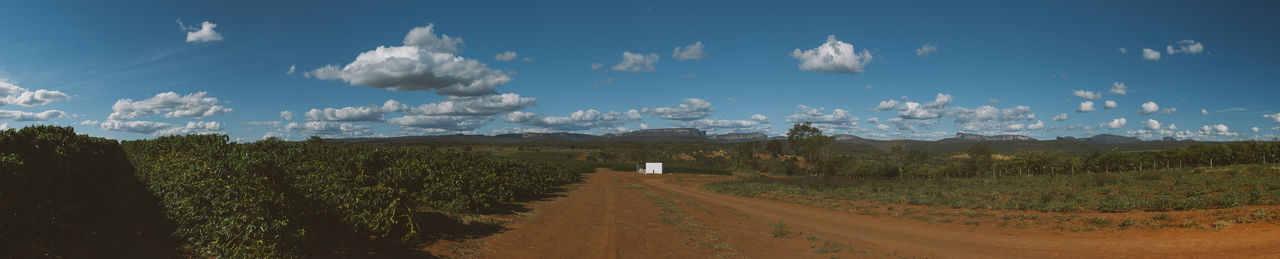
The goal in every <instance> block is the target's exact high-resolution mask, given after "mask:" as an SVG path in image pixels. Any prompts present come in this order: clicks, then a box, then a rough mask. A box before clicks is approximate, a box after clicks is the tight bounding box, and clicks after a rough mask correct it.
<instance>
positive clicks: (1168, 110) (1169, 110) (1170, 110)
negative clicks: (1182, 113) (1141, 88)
mask: <svg viewBox="0 0 1280 259" xmlns="http://www.w3.org/2000/svg"><path fill="white" fill-rule="evenodd" d="M1175 112H1178V107H1169V108H1164V109H1160V113H1165V114H1173V113H1175Z"/></svg>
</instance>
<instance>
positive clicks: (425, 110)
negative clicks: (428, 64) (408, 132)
mask: <svg viewBox="0 0 1280 259" xmlns="http://www.w3.org/2000/svg"><path fill="white" fill-rule="evenodd" d="M537 102H538V99H537V98H531V97H521V96H520V95H519V94H514V93H504V94H495V95H486V96H477V97H459V96H449V97H445V98H444V100H441V101H440V102H436V103H428V104H423V105H420V106H418V107H408V106H407V105H404V104H403V103H400V102H399V101H396V100H387V102H386V103H383V105H382V110H383V111H386V112H404V113H408V114H416V115H454V116H489V115H497V114H500V113H507V112H513V111H518V110H522V109H524V108H525V107H528V106H531V105H534V104H536V103H537Z"/></svg>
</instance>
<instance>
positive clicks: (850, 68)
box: [791, 35, 872, 75]
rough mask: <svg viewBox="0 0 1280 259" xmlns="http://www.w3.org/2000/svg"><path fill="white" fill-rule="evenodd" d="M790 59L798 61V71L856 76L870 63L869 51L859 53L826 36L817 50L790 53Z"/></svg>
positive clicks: (850, 46) (831, 36) (843, 43)
mask: <svg viewBox="0 0 1280 259" xmlns="http://www.w3.org/2000/svg"><path fill="white" fill-rule="evenodd" d="M791 57H792V58H795V59H797V60H800V65H799V67H800V70H804V71H817V72H829V73H845V74H851V75H857V74H861V73H862V68H863V67H866V66H867V64H868V63H871V59H872V57H871V51H868V50H866V49H863V50H862V52H861V53H859V52H857V51H855V50H854V49H853V45H852V44H849V43H845V42H843V41H838V40H836V36H835V35H829V36H827V42H826V43H823V44H822V45H820V46H818V47H817V48H813V49H809V50H804V51H801V50H800V49H796V50H794V51H792V52H791Z"/></svg>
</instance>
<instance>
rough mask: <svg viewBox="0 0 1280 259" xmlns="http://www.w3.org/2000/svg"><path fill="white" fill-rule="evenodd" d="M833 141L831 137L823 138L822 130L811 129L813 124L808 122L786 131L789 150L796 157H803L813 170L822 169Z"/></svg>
mask: <svg viewBox="0 0 1280 259" xmlns="http://www.w3.org/2000/svg"><path fill="white" fill-rule="evenodd" d="M833 141H834V139H832V138H831V137H828V136H823V135H822V130H821V129H818V128H816V127H813V123H810V122H805V123H804V124H796V125H795V126H792V127H791V130H788V131H787V143H788V144H790V145H791V150H792V151H794V152H795V153H796V155H797V156H801V157H804V158H805V161H806V162H808V163H809V164H810V165H811V166H812V167H814V168H824V167H822V166H821V165H822V162H823V159H824V158H826V156H827V147H828V146H830V144H831V142H833ZM820 171H826V170H820ZM819 173H824V172H819Z"/></svg>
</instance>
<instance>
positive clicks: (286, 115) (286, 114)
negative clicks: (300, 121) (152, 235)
mask: <svg viewBox="0 0 1280 259" xmlns="http://www.w3.org/2000/svg"><path fill="white" fill-rule="evenodd" d="M280 119H282V120H287V121H288V120H293V112H292V111H280Z"/></svg>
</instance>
